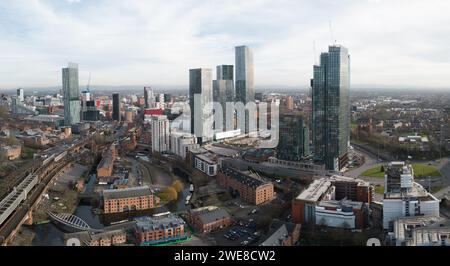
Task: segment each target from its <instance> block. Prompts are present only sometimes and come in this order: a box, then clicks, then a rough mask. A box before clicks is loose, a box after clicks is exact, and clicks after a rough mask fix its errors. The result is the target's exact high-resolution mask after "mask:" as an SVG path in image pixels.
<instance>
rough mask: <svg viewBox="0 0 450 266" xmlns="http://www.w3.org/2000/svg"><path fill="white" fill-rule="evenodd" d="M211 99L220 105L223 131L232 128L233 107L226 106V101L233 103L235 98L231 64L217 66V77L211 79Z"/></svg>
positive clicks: (216, 126)
mask: <svg viewBox="0 0 450 266" xmlns="http://www.w3.org/2000/svg"><path fill="white" fill-rule="evenodd" d="M213 99H214V102H218V103H220V105H221V106H222V112H223V131H229V130H234V109H233V110H227V108H226V103H227V102H229V103H234V100H235V92H234V84H233V66H232V65H220V66H217V79H216V80H214V81H213ZM227 112H228V113H229V114H228V119H227ZM215 129H216V130H217V129H218V125H215Z"/></svg>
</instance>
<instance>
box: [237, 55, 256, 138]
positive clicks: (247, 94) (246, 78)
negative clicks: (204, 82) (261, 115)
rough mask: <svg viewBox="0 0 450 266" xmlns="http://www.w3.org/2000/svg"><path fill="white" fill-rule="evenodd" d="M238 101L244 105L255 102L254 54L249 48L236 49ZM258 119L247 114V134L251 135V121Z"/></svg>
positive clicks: (253, 115) (254, 115)
mask: <svg viewBox="0 0 450 266" xmlns="http://www.w3.org/2000/svg"><path fill="white" fill-rule="evenodd" d="M235 56H236V57H235V60H236V77H235V78H236V100H237V101H239V102H242V103H243V104H244V105H245V104H247V103H249V102H254V101H255V87H254V83H253V80H254V79H253V78H254V75H253V52H252V50H251V49H250V48H249V47H247V46H237V47H236V54H235ZM250 119H256V114H252V113H249V112H246V114H245V132H244V129H242V128H241V132H242V133H249V120H250Z"/></svg>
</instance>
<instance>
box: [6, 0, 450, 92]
mask: <svg viewBox="0 0 450 266" xmlns="http://www.w3.org/2000/svg"><path fill="white" fill-rule="evenodd" d="M448 10H450V1H440V0H436V1H432V3H430V2H429V1H422V0H410V1H384V0H364V1H362V0H349V1H302V0H296V1H289V0H281V3H280V2H279V1H266V0H262V1H260V0H247V1H245V3H242V2H240V3H239V4H237V2H235V1H218V0H211V1H207V2H205V1H198V0H185V1H176V2H172V3H167V1H163V0H154V1H140V0H127V1H106V0H95V1H85V0H65V1H55V0H39V1H38V0H29V1H0V36H1V38H0V49H1V51H2V54H1V56H0V63H1V64H0V77H2V79H0V88H2V87H5V88H15V87H24V88H29V87H53V86H59V84H61V68H63V67H65V66H66V65H67V63H68V62H74V63H78V65H79V80H80V84H85V83H87V81H88V79H89V76H90V73H91V74H92V76H91V77H92V78H91V84H112V85H104V86H118V87H120V84H146V83H147V82H148V81H151V82H155V83H159V84H163V85H162V86H161V87H184V86H185V85H183V84H186V85H187V84H188V83H189V81H188V80H189V75H188V71H189V69H192V68H198V67H205V68H211V69H214V68H215V67H216V66H217V65H222V64H235V58H234V57H235V51H234V49H235V47H236V46H240V45H246V46H249V47H250V48H251V49H252V50H253V54H254V57H253V58H254V80H255V84H264V85H260V86H259V87H308V85H309V80H310V78H311V77H312V76H313V65H314V64H318V63H319V58H320V53H322V52H327V50H328V46H329V45H334V44H341V45H343V46H345V47H346V48H348V50H349V54H350V57H351V63H350V64H351V75H350V77H351V81H352V83H354V84H382V85H367V87H389V88H399V87H407V88H410V87H414V88H424V87H426V88H437V89H439V88H449V89H450V75H449V70H450V50H449V49H447V47H448V43H450V39H449V38H450V27H448V25H449V24H450V16H448ZM99 11H100V12H101V15H99ZM52 84H56V85H52ZM180 84H181V85H180ZM278 84H285V85H278ZM98 86H100V85H98ZM122 86H125V85H122ZM127 86H130V85H127ZM133 86H134V85H133ZM354 86H359V87H366V85H354Z"/></svg>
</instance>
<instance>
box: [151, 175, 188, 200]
mask: <svg viewBox="0 0 450 266" xmlns="http://www.w3.org/2000/svg"><path fill="white" fill-rule="evenodd" d="M182 190H183V183H181V181H180V180H175V181H173V182H172V185H170V186H168V187H167V188H165V189H164V190H163V191H162V192H160V193H158V194H157V196H158V197H159V198H160V199H161V200H162V201H165V202H169V201H175V200H177V199H178V193H180V192H181V191H182Z"/></svg>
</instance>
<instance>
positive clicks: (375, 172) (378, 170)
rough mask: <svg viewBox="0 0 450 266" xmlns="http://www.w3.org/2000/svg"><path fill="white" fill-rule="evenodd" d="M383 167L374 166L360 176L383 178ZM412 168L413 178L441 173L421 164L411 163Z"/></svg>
mask: <svg viewBox="0 0 450 266" xmlns="http://www.w3.org/2000/svg"><path fill="white" fill-rule="evenodd" d="M383 167H384V166H381V165H380V166H375V167H373V168H371V169H368V170H366V171H364V172H363V173H362V174H361V175H362V176H365V177H377V178H383V177H384V172H383V171H382V170H383ZM412 167H413V169H414V175H415V177H427V176H441V173H439V170H438V169H437V168H436V167H434V166H431V165H426V164H421V163H413V164H412Z"/></svg>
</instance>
